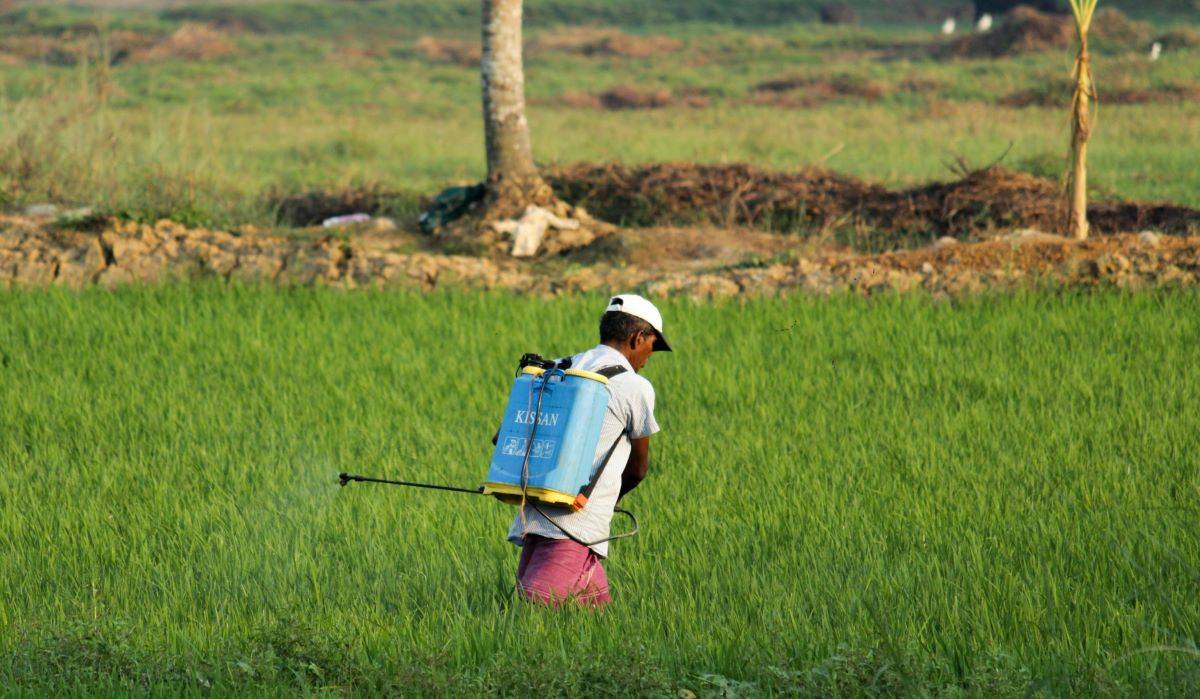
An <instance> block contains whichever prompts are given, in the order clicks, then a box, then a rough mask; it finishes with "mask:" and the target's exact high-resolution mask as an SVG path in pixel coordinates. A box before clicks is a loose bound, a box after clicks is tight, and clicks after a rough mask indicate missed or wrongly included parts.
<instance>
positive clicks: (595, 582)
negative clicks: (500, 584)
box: [517, 534, 612, 607]
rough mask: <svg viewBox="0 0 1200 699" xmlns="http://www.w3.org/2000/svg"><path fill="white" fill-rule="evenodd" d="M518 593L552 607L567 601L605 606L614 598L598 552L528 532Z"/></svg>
mask: <svg viewBox="0 0 1200 699" xmlns="http://www.w3.org/2000/svg"><path fill="white" fill-rule="evenodd" d="M517 594H519V595H521V597H523V598H524V599H526V600H529V601H530V602H536V603H538V604H546V605H549V606H552V607H555V606H558V605H560V604H562V603H563V602H565V601H573V602H576V603H578V604H582V605H586V606H593V607H602V606H604V605H606V604H608V603H609V602H611V601H612V597H611V596H609V594H608V576H606V575H605V574H604V566H603V565H601V563H600V557H599V556H597V555H596V553H595V552H594V551H592V550H591V549H589V548H588V547H586V546H584V545H583V544H579V543H576V542H574V541H571V540H570V539H547V538H546V537H542V536H537V535H536V534H527V535H526V536H525V542H524V545H523V546H522V547H521V562H520V563H518V564H517Z"/></svg>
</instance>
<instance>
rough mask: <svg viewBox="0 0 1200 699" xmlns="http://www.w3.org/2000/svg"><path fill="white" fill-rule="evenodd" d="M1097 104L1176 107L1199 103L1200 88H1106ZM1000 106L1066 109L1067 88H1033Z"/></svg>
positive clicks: (1005, 99) (1002, 100) (1003, 100)
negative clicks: (1172, 105)
mask: <svg viewBox="0 0 1200 699" xmlns="http://www.w3.org/2000/svg"><path fill="white" fill-rule="evenodd" d="M1099 102H1100V104H1101V105H1105V104H1180V103H1186V102H1200V85H1198V84H1195V83H1187V84H1182V83H1176V84H1170V85H1160V86H1157V87H1145V88H1138V87H1129V88H1117V89H1111V90H1109V89H1106V90H1103V91H1101V93H1100V96H1099ZM997 103H998V104H1000V105H1001V106H1004V107H1013V108H1022V107H1061V108H1063V109H1065V108H1067V106H1068V105H1070V103H1071V93H1070V87H1069V86H1067V85H1062V86H1061V87H1060V88H1059V89H1057V90H1056V89H1050V88H1035V89H1032V90H1022V91H1020V92H1014V93H1012V94H1011V95H1006V96H1004V97H1002V98H1000V100H999V101H998V102H997Z"/></svg>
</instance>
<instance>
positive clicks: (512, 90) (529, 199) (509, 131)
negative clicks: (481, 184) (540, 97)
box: [480, 0, 554, 218]
mask: <svg viewBox="0 0 1200 699" xmlns="http://www.w3.org/2000/svg"><path fill="white" fill-rule="evenodd" d="M482 1H483V60H482V62H481V66H480V72H481V77H482V82H483V123H484V136H485V140H486V147H487V168H488V176H487V187H488V198H489V202H488V209H489V214H490V215H491V216H492V217H501V218H507V217H510V216H515V215H517V214H519V213H520V211H521V210H523V209H524V208H525V206H526V205H528V204H530V203H538V204H545V203H548V202H550V201H552V200H553V198H554V195H553V192H551V190H550V187H549V186H548V185H546V183H545V182H544V181H543V180H542V178H541V176H540V175H539V174H538V171H537V166H535V165H534V163H533V148H532V146H531V145H530V140H529V123H528V121H526V118H525V68H524V65H523V62H522V58H521V10H522V7H521V6H522V2H523V0H482Z"/></svg>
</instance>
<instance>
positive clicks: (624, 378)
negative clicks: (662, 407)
mask: <svg viewBox="0 0 1200 699" xmlns="http://www.w3.org/2000/svg"><path fill="white" fill-rule="evenodd" d="M670 351H671V347H670V345H668V344H667V339H666V338H665V337H664V336H663V333H662V314H660V313H659V312H658V309H657V308H655V307H654V304H652V303H650V302H649V301H647V300H646V299H644V298H642V297H641V296H637V295H635V294H622V295H620V296H614V297H613V298H612V300H611V301H610V302H609V305H608V308H606V309H605V310H604V315H603V316H601V318H600V344H598V345H596V346H595V347H593V348H592V349H590V350H588V351H586V352H583V353H581V354H577V355H575V356H573V357H572V358H571V368H572V369H582V370H584V371H599V370H601V369H609V368H612V367H622V368H624V369H625V371H624V372H622V373H619V374H617V375H615V376H613V377H612V378H611V379H609V381H608V390H609V396H610V397H609V401H608V411H607V413H606V414H605V416H604V424H603V426H602V427H601V429H600V442H599V444H598V446H597V447H596V456H595V459H594V461H593V470H594V469H596V468H597V467H599V466H600V465H601V463H603V462H604V459H605V457H606V456H607V455H608V452H609V450H613V452H612V456H611V457H609V461H608V465H607V467H606V468H605V469H604V471H603V473H602V474H601V476H600V479H599V480H598V481H597V482H596V486H595V488H594V490H593V491H592V493H591V495H590V497H589V498H588V500H587V505H586V506H584V508H583V509H582V510H580V511H578V512H571V511H570V510H569V509H565V508H557V507H548V506H542V511H543V512H545V513H546V515H548V516H549V517H550V518H551V519H552V520H553V523H552V522H549V521H547V520H546V518H545V517H543V516H542V514H541V513H539V512H538V511H537V509H536V508H534V507H533V506H530V505H526V506H525V507H524V508H523V511H522V512H518V514H517V518H516V521H514V522H513V525H512V528H511V529H509V532H508V540H509V541H511V542H512V543H514V544H516V545H517V546H520V547H521V559H520V563H518V565H517V593H518V594H520V595H521V596H522V597H523V598H524V599H527V600H530V601H533V602H538V603H543V604H551V605H553V604H555V603H558V602H561V601H562V600H565V599H568V598H570V599H574V600H576V601H578V602H579V603H582V604H586V605H594V606H603V605H605V604H607V603H608V602H609V601H611V597H610V596H609V592H608V578H607V577H606V576H605V574H604V566H603V565H601V559H603V558H606V557H607V556H608V542H602V543H597V544H595V545H593V546H590V547H588V546H585V545H584V544H583V543H580V542H594V541H599V540H601V539H604V538H606V537H608V536H609V524H610V522H611V521H612V516H613V508H614V507H615V506H616V504H617V500H619V499H620V498H621V497H623V496H624V495H625V494H626V493H628V492H629V491H631V490H633V489H634V488H636V487H637V485H638V483H641V482H642V479H643V478H645V477H646V472H647V471H648V470H649V468H650V435H652V434H654V433H655V432H658V423H657V422H656V421H655V420H654V387H653V386H651V385H650V382H649V381H647V380H646V379H645V378H643V377H641V376H639V375H638V372H640V371H641V370H642V367H644V366H646V361H647V360H649V359H650V355H651V354H652V353H653V352H670ZM614 444H615V449H614ZM556 525H557V526H556ZM568 533H569V535H568Z"/></svg>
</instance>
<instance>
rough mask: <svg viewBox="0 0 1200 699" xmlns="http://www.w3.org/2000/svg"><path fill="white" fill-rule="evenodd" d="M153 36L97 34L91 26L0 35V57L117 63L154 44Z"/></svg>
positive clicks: (16, 60) (16, 62)
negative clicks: (50, 31)
mask: <svg viewBox="0 0 1200 699" xmlns="http://www.w3.org/2000/svg"><path fill="white" fill-rule="evenodd" d="M155 42H156V39H155V37H153V36H151V35H148V34H142V33H140V32H132V31H125V30H118V31H113V32H109V33H108V34H106V35H105V36H103V37H102V36H101V35H100V33H99V31H98V30H97V29H96V28H94V27H81V28H78V29H72V30H69V31H65V32H63V33H61V34H59V35H56V36H51V35H46V34H23V35H17V36H7V37H3V38H0V56H2V57H3V59H2V60H3V61H4V62H6V63H10V64H13V65H20V64H23V63H47V64H49V65H55V66H73V65H77V64H79V63H81V62H84V61H86V62H88V63H92V64H96V63H103V62H104V61H105V60H107V61H108V62H109V63H110V64H116V63H121V62H122V61H125V60H127V59H128V58H129V57H130V56H131V55H134V54H137V53H139V52H143V51H146V50H148V49H149V48H151V47H152V46H154V44H155Z"/></svg>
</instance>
